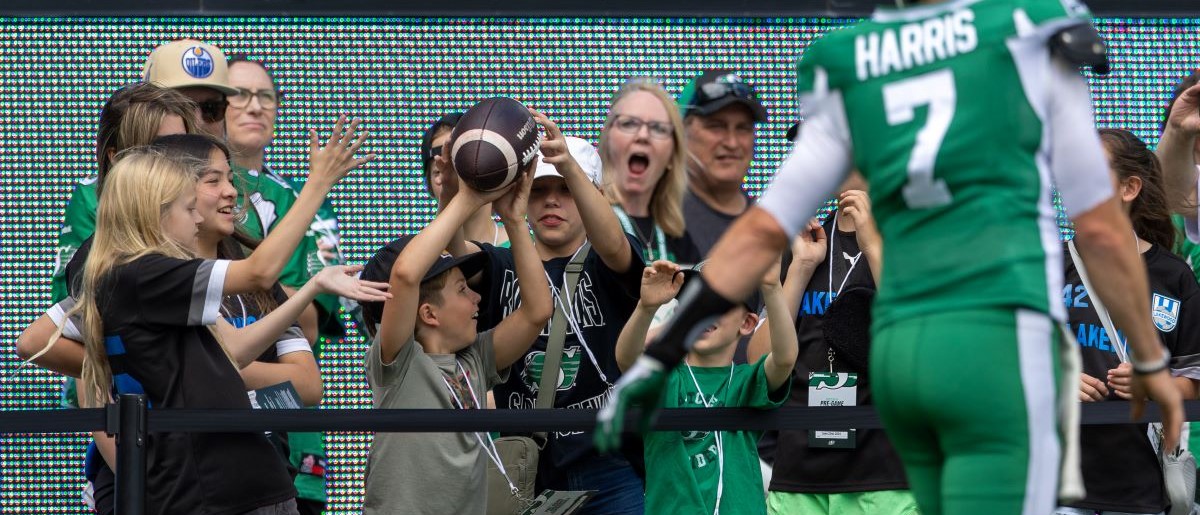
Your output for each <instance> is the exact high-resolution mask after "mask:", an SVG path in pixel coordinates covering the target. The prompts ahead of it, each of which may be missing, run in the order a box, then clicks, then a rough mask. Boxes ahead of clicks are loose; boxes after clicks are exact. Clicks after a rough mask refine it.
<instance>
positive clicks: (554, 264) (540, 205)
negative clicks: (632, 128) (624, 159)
mask: <svg viewBox="0 0 1200 515" xmlns="http://www.w3.org/2000/svg"><path fill="white" fill-rule="evenodd" d="M534 119H535V120H537V122H538V123H539V124H541V125H542V127H543V128H544V129H545V132H546V136H545V138H544V140H543V142H542V152H541V156H540V160H539V162H538V164H537V168H536V170H535V171H534V176H533V186H532V189H531V191H530V195H529V207H528V217H527V219H528V221H529V224H530V226H531V229H532V230H533V236H534V244H535V247H536V248H537V251H538V255H539V256H540V257H541V259H542V265H543V267H544V268H545V270H546V275H547V278H548V279H549V280H550V288H551V289H552V290H553V297H554V299H555V309H556V310H561V311H563V312H564V314H565V319H564V320H565V323H567V324H568V326H567V329H566V336H565V339H564V342H563V347H562V352H561V360H562V361H561V365H560V367H561V369H560V371H559V372H558V380H557V388H556V391H555V392H548V393H554V407H555V408H585V409H586V408H597V407H600V406H602V405H603V404H604V403H606V402H607V401H608V392H609V389H611V387H612V383H613V382H614V381H616V379H617V377H618V376H619V375H620V373H621V372H620V370H619V369H618V368H617V365H616V360H615V356H614V352H615V348H616V342H617V337H618V336H619V335H620V333H621V328H622V327H623V326H624V323H625V320H626V319H628V318H629V316H630V315H631V314H632V313H633V309H634V308H635V307H636V306H637V301H638V294H639V290H640V287H641V274H642V268H644V267H645V264H644V263H643V262H642V257H641V256H642V251H641V247H640V246H639V244H638V243H637V239H636V238H634V237H633V236H631V235H628V234H625V232H624V231H622V230H621V225H620V222H619V221H618V220H617V217H616V215H615V214H614V213H613V210H612V208H611V207H610V206H609V203H608V201H607V200H605V198H604V194H603V193H601V192H600V189H599V183H600V155H599V154H598V153H597V152H596V149H595V148H594V147H592V145H591V144H590V143H588V142H587V141H584V140H582V139H579V138H572V137H564V136H563V135H562V133H561V132H560V131H559V129H558V126H557V125H555V124H554V122H552V121H550V120H549V119H547V118H546V117H545V116H544V115H542V114H541V113H536V112H535V113H534ZM437 159H438V160H439V165H442V166H446V168H445V169H447V170H452V168H451V165H450V163H449V160H447V159H444V158H443V157H438V158H437ZM447 175H448V176H451V177H454V176H455V174H453V173H450V174H447ZM585 243H590V244H591V246H590V247H588V248H585V247H584V244H585ZM475 246H478V247H479V248H480V250H482V251H483V252H485V253H486V254H488V255H489V257H490V259H489V261H488V265H487V266H486V267H484V269H483V272H482V275H481V277H480V278H479V280H480V281H481V282H482V284H485V285H486V287H483V288H481V289H483V290H485V291H487V292H488V293H487V294H486V295H485V296H484V298H483V299H482V300H481V302H480V305H479V330H480V331H483V330H485V329H487V328H489V327H492V326H494V325H496V324H497V323H499V322H500V321H501V320H503V319H504V318H505V317H507V316H508V315H509V314H510V313H512V312H513V311H515V310H516V309H517V308H518V307H519V306H520V291H519V288H517V283H516V276H515V274H514V273H513V270H515V268H516V267H515V263H514V261H513V257H512V252H511V251H509V250H508V249H502V248H497V247H495V246H492V245H489V244H487V243H476V244H469V245H468V246H467V247H468V249H469V250H471V251H473V250H474V247H475ZM577 253H578V254H581V256H580V257H581V258H582V265H583V266H582V271H581V272H580V274H579V279H578V284H577V285H576V286H575V288H574V290H573V291H570V292H566V295H563V292H562V287H563V283H564V282H565V280H566V269H567V265H568V263H570V262H571V261H572V258H574V257H576V254H577ZM556 316H557V315H556ZM553 324H554V322H553V320H552V321H551V323H550V324H547V326H546V328H544V329H543V330H542V332H541V334H540V335H539V336H538V339H537V341H536V342H534V344H533V346H532V347H531V348H530V349H529V351H527V352H526V353H525V356H524V357H523V358H522V359H518V360H517V361H516V362H515V363H513V365H512V368H511V370H510V374H509V377H508V380H507V381H506V382H504V383H502V384H500V385H497V386H496V387H495V389H494V390H493V392H494V394H495V400H496V407H498V408H509V409H525V408H533V407H534V406H535V403H536V399H537V397H538V389H539V385H540V383H541V378H542V367H543V363H544V360H545V355H546V346H547V341H548V339H549V335H550V333H551V325H553ZM547 438H548V441H547V442H546V446H545V448H544V449H543V450H542V451H541V453H540V460H539V466H538V476H537V477H538V483H539V484H538V488H539V489H542V488H550V489H553V490H594V491H596V494H595V496H594V497H592V499H591V500H590V501H589V502H588V504H587V505H586V506H585V507H584V509H583V511H582V513H638V514H640V513H642V512H643V505H644V502H643V501H644V493H643V492H644V485H643V483H642V480H641V479H640V478H639V477H638V475H637V473H636V472H635V471H634V469H633V467H632V466H631V465H630V464H629V462H628V461H626V460H625V459H624V458H623V457H621V456H619V455H609V456H599V455H598V454H597V452H596V450H595V448H594V447H593V446H592V441H591V434H590V433H582V432H576V433H569V432H568V433H550V434H548V435H547ZM635 452H636V453H638V454H640V453H641V449H640V448H638V449H637V450H636V451H635Z"/></svg>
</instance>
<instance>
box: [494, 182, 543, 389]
mask: <svg viewBox="0 0 1200 515" xmlns="http://www.w3.org/2000/svg"><path fill="white" fill-rule="evenodd" d="M534 164H535V165H536V161H535V162H534ZM532 185H533V166H530V167H529V170H526V171H525V173H523V174H521V176H520V177H519V178H518V180H517V184H516V185H515V186H513V188H512V189H511V190H509V192H508V193H507V194H505V196H503V197H501V198H499V199H497V200H496V202H495V204H494V206H495V208H496V211H497V212H498V213H500V220H501V221H503V222H504V230H505V232H507V233H508V239H509V241H510V242H512V243H511V248H512V253H513V262H514V263H515V266H516V268H517V270H516V272H517V288H519V289H520V292H521V306H520V307H518V308H517V310H516V311H514V312H513V313H512V314H511V315H509V316H508V317H506V318H505V319H504V320H503V321H501V322H500V324H499V325H497V326H496V332H495V333H493V334H492V344H493V346H494V350H495V356H496V370H503V369H505V368H508V366H509V365H512V364H513V363H514V362H516V361H517V360H518V359H521V356H524V355H525V351H527V350H529V346H530V345H533V342H534V341H536V340H537V337H538V333H540V332H541V331H542V328H544V327H546V322H547V321H549V320H550V317H551V316H553V315H554V301H553V299H552V298H551V296H550V283H549V282H547V281H546V270H545V268H543V267H542V259H541V258H540V257H538V253H537V249H535V248H534V247H533V240H531V239H529V237H528V234H527V233H526V232H525V231H526V229H525V209H526V206H527V205H528V202H529V188H530V187H531V186H532Z"/></svg>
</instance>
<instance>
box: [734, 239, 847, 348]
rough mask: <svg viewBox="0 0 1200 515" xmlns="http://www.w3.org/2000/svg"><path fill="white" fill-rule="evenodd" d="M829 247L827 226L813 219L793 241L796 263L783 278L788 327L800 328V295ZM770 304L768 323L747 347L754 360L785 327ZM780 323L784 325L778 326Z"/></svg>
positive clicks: (793, 259) (755, 334) (793, 255)
mask: <svg viewBox="0 0 1200 515" xmlns="http://www.w3.org/2000/svg"><path fill="white" fill-rule="evenodd" d="M828 248H829V247H828V240H827V239H826V236H825V228H824V227H821V224H819V223H817V221H816V220H813V221H811V222H809V224H808V227H806V228H805V229H804V230H802V231H800V235H799V236H797V237H796V238H795V240H794V241H793V243H792V263H791V265H789V266H788V273H787V280H786V281H784V282H783V289H782V293H783V300H784V302H786V305H785V307H786V308H787V311H786V312H784V313H783V315H784V318H785V319H786V320H787V322H786V323H787V330H788V331H791V332H793V333H794V332H796V331H795V330H796V326H795V324H796V317H797V316H798V315H799V313H800V298H801V297H803V296H804V288H805V287H806V286H808V282H809V281H810V280H812V275H813V272H815V271H816V269H817V266H819V265H820V264H821V263H822V262H823V261H825V253H826V251H827V250H828ZM764 300H765V299H764ZM769 308H770V306H768V309H767V325H766V326H765V327H760V328H758V330H757V331H754V336H753V337H751V338H750V345H748V346H747V347H746V360H747V361H749V362H750V363H755V362H757V361H758V360H759V358H762V356H763V354H766V353H768V352H770V351H771V334H773V333H774V332H776V331H782V330H783V329H782V326H783V324H782V323H780V319H779V318H778V317H777V316H775V315H772V314H771V310H770V309H769ZM777 325H778V326H779V327H780V329H776V326H777Z"/></svg>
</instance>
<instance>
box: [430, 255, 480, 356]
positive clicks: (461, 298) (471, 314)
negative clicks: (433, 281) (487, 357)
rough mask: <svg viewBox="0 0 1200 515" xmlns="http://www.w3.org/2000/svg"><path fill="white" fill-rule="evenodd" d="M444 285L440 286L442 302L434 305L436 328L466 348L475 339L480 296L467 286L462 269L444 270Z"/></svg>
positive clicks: (450, 339)
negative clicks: (447, 275)
mask: <svg viewBox="0 0 1200 515" xmlns="http://www.w3.org/2000/svg"><path fill="white" fill-rule="evenodd" d="M446 273H447V274H449V277H447V278H446V285H445V286H442V302H441V304H440V305H437V306H435V309H436V311H437V317H438V322H439V327H438V329H439V330H440V331H442V332H443V333H444V334H445V335H446V336H447V337H448V338H447V340H449V341H454V342H459V343H461V344H462V348H466V347H467V346H468V345H471V343H472V342H474V341H475V337H476V336H477V333H476V327H475V326H476V323H477V321H478V319H479V301H480V299H481V297H480V296H479V294H478V293H475V291H474V290H472V289H471V288H470V287H468V286H467V279H466V277H464V276H463V273H462V270H459V269H458V268H452V269H450V271H448V272H446Z"/></svg>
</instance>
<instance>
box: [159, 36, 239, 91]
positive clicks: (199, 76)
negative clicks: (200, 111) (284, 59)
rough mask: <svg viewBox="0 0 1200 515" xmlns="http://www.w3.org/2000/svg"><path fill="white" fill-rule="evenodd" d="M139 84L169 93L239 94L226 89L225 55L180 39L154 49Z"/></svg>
mask: <svg viewBox="0 0 1200 515" xmlns="http://www.w3.org/2000/svg"><path fill="white" fill-rule="evenodd" d="M142 80H144V81H146V82H149V83H151V84H155V85H158V86H161V87H164V88H171V89H175V88H186V87H192V86H198V87H204V88H212V89H215V90H217V91H220V92H222V93H224V94H226V95H236V94H237V93H238V90H237V89H236V88H233V87H231V86H229V64H228V63H227V62H226V61H225V52H222V51H221V49H220V48H217V47H215V46H212V45H209V44H207V43H204V42H202V41H197V40H195V39H180V40H177V41H172V42H170V43H166V44H163V45H159V46H158V48H155V49H154V51H153V52H151V53H150V57H149V58H147V59H146V67H145V68H143V69H142Z"/></svg>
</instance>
